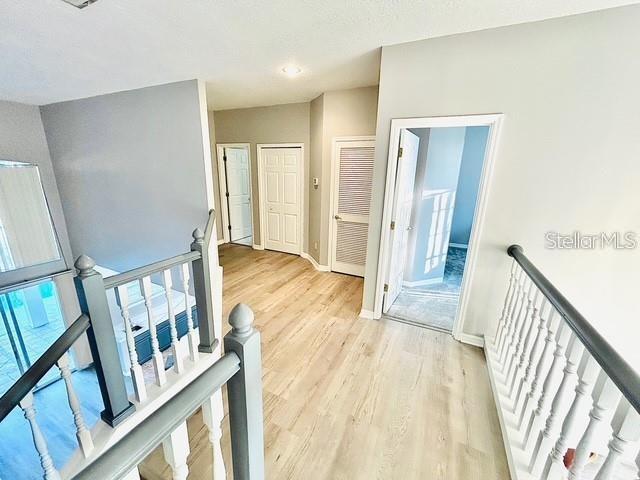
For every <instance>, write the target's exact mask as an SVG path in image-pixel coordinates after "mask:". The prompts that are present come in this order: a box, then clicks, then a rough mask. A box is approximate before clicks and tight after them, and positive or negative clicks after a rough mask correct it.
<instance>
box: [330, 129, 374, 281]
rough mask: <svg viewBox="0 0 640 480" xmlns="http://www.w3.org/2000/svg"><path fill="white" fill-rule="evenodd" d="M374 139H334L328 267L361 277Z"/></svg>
mask: <svg viewBox="0 0 640 480" xmlns="http://www.w3.org/2000/svg"><path fill="white" fill-rule="evenodd" d="M374 145H375V141H374V140H364V141H344V142H337V143H336V152H335V153H336V160H335V162H336V164H335V169H334V172H335V178H334V198H333V212H332V220H331V221H332V222H333V229H332V235H333V239H332V249H331V250H332V251H331V270H333V271H334V272H342V273H348V274H351V275H358V276H360V277H364V266H365V260H366V258H367V231H368V229H369V203H370V201H371V183H372V179H373V160H374Z"/></svg>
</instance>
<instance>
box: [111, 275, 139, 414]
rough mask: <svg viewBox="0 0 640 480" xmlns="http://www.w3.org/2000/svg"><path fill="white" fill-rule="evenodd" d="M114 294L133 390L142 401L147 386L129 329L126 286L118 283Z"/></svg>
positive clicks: (129, 320) (131, 331)
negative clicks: (122, 326) (120, 319)
mask: <svg viewBox="0 0 640 480" xmlns="http://www.w3.org/2000/svg"><path fill="white" fill-rule="evenodd" d="M115 294H116V301H117V302H118V305H119V306H120V313H121V315H122V320H123V323H124V332H125V337H126V340H127V351H128V352H129V364H130V366H129V370H130V371H131V383H132V384H133V392H134V394H135V396H136V400H137V401H138V402H144V401H145V400H146V399H147V387H146V386H145V384H144V375H143V373H142V367H141V366H140V362H139V361H138V352H137V351H136V340H135V337H134V336H133V330H132V329H131V317H130V315H129V291H128V290H127V286H126V285H120V286H119V287H116V288H115Z"/></svg>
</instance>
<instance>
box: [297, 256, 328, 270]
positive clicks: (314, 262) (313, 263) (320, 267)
mask: <svg viewBox="0 0 640 480" xmlns="http://www.w3.org/2000/svg"><path fill="white" fill-rule="evenodd" d="M300 256H301V257H302V258H306V259H307V260H309V262H310V263H311V265H313V268H315V269H316V270H318V271H319V272H330V271H331V269H330V268H329V265H320V264H319V263H318V262H316V259H315V258H313V257H312V256H311V255H310V254H308V253H307V252H302V253H300Z"/></svg>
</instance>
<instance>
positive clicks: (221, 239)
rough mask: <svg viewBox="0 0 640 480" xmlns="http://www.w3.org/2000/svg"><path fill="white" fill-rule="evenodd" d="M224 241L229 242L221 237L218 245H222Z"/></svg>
mask: <svg viewBox="0 0 640 480" xmlns="http://www.w3.org/2000/svg"><path fill="white" fill-rule="evenodd" d="M223 243H227V242H225V241H224V238H219V239H218V245H222V244H223Z"/></svg>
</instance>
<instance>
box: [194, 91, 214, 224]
mask: <svg viewBox="0 0 640 480" xmlns="http://www.w3.org/2000/svg"><path fill="white" fill-rule="evenodd" d="M196 85H197V88H198V103H199V105H198V106H199V110H200V128H201V130H202V160H203V161H204V189H205V195H206V199H207V209H208V210H212V209H215V208H216V202H215V191H214V189H213V159H212V158H211V140H210V139H209V112H208V110H207V88H206V85H205V82H204V81H203V80H196ZM214 233H215V232H214ZM216 235H217V233H216Z"/></svg>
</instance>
